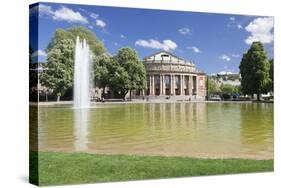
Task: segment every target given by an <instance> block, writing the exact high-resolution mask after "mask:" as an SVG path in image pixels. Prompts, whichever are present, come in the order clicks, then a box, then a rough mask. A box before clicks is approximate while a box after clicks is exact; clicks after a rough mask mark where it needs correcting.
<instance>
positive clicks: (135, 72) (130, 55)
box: [115, 47, 146, 99]
mask: <svg viewBox="0 0 281 188" xmlns="http://www.w3.org/2000/svg"><path fill="white" fill-rule="evenodd" d="M115 59H116V61H117V62H118V63H119V64H120V65H121V67H123V68H124V70H125V71H126V72H127V74H128V81H126V84H128V85H127V87H126V88H123V89H122V90H123V91H124V97H125V95H126V94H127V93H128V92H130V99H131V92H132V90H142V89H145V88H146V71H145V67H144V65H143V64H142V62H140V61H139V58H138V55H137V52H136V51H135V50H133V49H131V48H128V47H125V48H121V49H120V50H119V51H118V53H117V55H116V56H115Z"/></svg>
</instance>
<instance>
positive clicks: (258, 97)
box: [257, 93, 261, 101]
mask: <svg viewBox="0 0 281 188" xmlns="http://www.w3.org/2000/svg"><path fill="white" fill-rule="evenodd" d="M260 95H261V94H260V93H257V100H258V101H260Z"/></svg>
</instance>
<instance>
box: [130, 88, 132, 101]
mask: <svg viewBox="0 0 281 188" xmlns="http://www.w3.org/2000/svg"><path fill="white" fill-rule="evenodd" d="M131 100H132V91H131V90H130V101H131Z"/></svg>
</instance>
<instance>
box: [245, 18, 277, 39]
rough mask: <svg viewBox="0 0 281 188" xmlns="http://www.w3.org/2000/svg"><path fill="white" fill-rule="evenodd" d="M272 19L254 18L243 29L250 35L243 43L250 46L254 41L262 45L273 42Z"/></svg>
mask: <svg viewBox="0 0 281 188" xmlns="http://www.w3.org/2000/svg"><path fill="white" fill-rule="evenodd" d="M273 27H274V21H273V17H264V18H256V19H254V20H253V21H252V22H250V23H249V25H247V26H246V27H245V30H246V31H247V32H249V33H250V36H248V38H247V39H245V42H246V43H247V44H252V42H254V41H260V42H262V43H272V42H273Z"/></svg>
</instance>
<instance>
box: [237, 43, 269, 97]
mask: <svg viewBox="0 0 281 188" xmlns="http://www.w3.org/2000/svg"><path fill="white" fill-rule="evenodd" d="M269 66H270V65H269V62H268V59H267V55H266V52H265V50H264V48H263V45H262V43H261V42H253V43H252V45H251V47H250V49H249V50H248V51H247V53H245V54H243V58H242V60H241V62H240V66H239V69H240V73H241V86H242V88H241V89H242V92H243V93H244V94H250V95H252V96H253V94H255V93H256V94H257V100H260V95H261V93H262V92H266V90H268V89H267V88H268V85H269V82H270V78H269Z"/></svg>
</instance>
